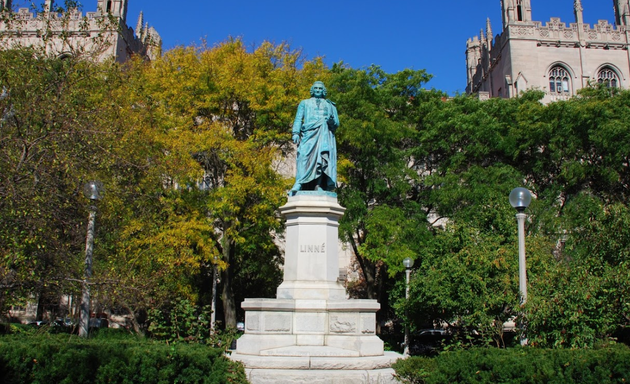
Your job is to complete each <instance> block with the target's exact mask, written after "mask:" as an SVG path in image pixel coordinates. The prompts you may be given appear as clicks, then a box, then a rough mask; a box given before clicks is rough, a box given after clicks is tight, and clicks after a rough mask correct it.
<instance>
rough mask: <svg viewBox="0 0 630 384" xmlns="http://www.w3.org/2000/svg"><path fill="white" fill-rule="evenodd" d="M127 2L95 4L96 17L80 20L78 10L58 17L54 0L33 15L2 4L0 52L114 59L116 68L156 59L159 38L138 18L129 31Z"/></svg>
mask: <svg viewBox="0 0 630 384" xmlns="http://www.w3.org/2000/svg"><path fill="white" fill-rule="evenodd" d="M128 2H129V0H96V3H97V5H96V12H87V13H86V14H85V15H82V14H81V12H79V11H78V10H76V9H75V10H69V11H67V12H64V13H57V12H56V11H55V8H54V6H53V0H45V2H44V6H43V9H42V10H41V11H40V12H38V13H37V14H34V13H33V12H31V10H30V9H29V8H20V9H18V10H17V11H14V7H13V6H12V4H11V0H0V49H8V48H12V47H16V46H33V47H39V48H44V49H45V50H46V52H47V53H48V54H51V55H55V56H58V57H64V56H65V55H81V56H87V57H92V58H94V59H96V60H104V59H106V58H110V57H113V58H114V59H115V60H116V61H118V62H124V61H126V60H128V59H129V58H130V57H131V56H132V55H134V54H138V55H141V56H143V57H146V58H148V59H152V58H155V57H156V56H158V55H160V50H161V44H162V43H161V38H160V36H159V35H158V33H157V32H156V30H155V29H154V28H153V27H149V26H148V24H145V23H144V20H143V16H142V13H140V16H139V18H138V23H137V26H136V31H135V32H134V30H133V29H132V28H130V27H128V26H127V4H128Z"/></svg>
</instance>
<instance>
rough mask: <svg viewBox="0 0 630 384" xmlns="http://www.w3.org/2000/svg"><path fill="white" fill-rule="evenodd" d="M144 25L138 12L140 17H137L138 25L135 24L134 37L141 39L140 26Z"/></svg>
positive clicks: (141, 15)
mask: <svg viewBox="0 0 630 384" xmlns="http://www.w3.org/2000/svg"><path fill="white" fill-rule="evenodd" d="M143 24H144V14H143V13H142V11H140V16H138V23H137V24H136V37H137V38H139V39H142V35H143V33H144V32H143V30H142V25H143Z"/></svg>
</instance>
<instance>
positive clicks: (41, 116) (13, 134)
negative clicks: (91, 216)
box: [0, 48, 112, 318]
mask: <svg viewBox="0 0 630 384" xmlns="http://www.w3.org/2000/svg"><path fill="white" fill-rule="evenodd" d="M0 63H1V65H2V68H4V69H5V70H4V71H2V74H0V87H1V88H2V96H1V97H0V111H2V120H1V121H0V158H1V160H0V163H1V165H0V179H1V181H0V217H2V220H1V224H0V249H1V250H2V264H1V266H0V281H2V289H3V291H2V300H1V301H2V304H4V305H5V306H6V305H10V304H12V303H13V302H14V300H20V299H21V300H24V299H32V298H36V299H37V300H39V302H40V304H41V305H40V306H38V308H39V313H38V317H40V318H41V315H42V313H41V310H42V309H43V308H44V305H49V304H55V303H57V302H58V300H59V296H60V294H61V293H62V292H72V291H73V289H74V288H75V287H74V284H75V282H76V281H77V280H76V279H78V278H80V277H81V273H82V272H81V271H82V269H81V264H80V262H79V260H80V258H78V257H77V256H79V255H80V254H81V250H82V244H84V239H85V226H84V222H85V220H86V218H87V215H86V212H87V209H86V204H87V202H86V201H85V200H83V199H82V198H81V197H80V196H81V194H80V191H81V190H82V183H83V182H85V181H87V180H88V179H89V178H90V177H91V176H93V175H95V174H96V173H97V172H98V170H99V168H100V167H101V166H102V165H103V160H104V159H106V157H105V156H104V155H105V152H106V151H105V150H104V149H103V148H105V147H107V144H106V143H107V139H108V135H107V133H108V126H107V125H106V124H103V123H104V121H102V120H100V119H98V118H95V116H98V115H99V114H101V113H104V110H105V109H106V107H104V106H103V105H102V104H101V102H100V101H101V100H102V98H103V95H104V94H107V93H108V91H109V90H110V89H111V86H112V84H111V83H108V82H107V81H106V79H107V77H108V75H109V74H110V73H111V72H112V67H111V65H109V64H103V65H96V64H92V63H89V62H85V61H80V60H77V59H75V58H67V59H65V60H58V59H51V58H48V57H46V56H45V55H43V54H42V52H40V51H37V50H33V49H29V48H21V49H17V50H9V51H2V52H0Z"/></svg>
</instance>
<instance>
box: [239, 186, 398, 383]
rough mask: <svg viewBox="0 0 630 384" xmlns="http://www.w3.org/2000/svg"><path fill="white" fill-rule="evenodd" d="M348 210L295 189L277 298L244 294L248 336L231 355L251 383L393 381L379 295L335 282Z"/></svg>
mask: <svg viewBox="0 0 630 384" xmlns="http://www.w3.org/2000/svg"><path fill="white" fill-rule="evenodd" d="M344 210H345V208H343V207H341V206H340V205H339V204H338V203H337V197H336V194H334V193H330V192H327V193H326V192H298V194H297V195H295V196H291V197H289V201H288V203H287V204H286V205H284V206H283V207H281V208H280V212H281V213H282V215H283V216H284V217H285V218H286V220H287V234H286V239H287V240H286V241H287V243H286V252H285V266H284V281H283V282H282V284H280V286H279V287H278V290H277V295H276V296H277V298H276V299H246V300H245V301H244V302H243V303H242V304H241V306H242V308H243V309H244V310H245V334H244V335H243V336H241V338H240V339H239V340H238V342H237V348H236V353H233V354H232V359H234V360H237V361H241V362H243V364H244V365H245V368H246V370H247V374H248V379H249V380H250V382H251V383H252V384H258V383H303V382H304V383H305V382H308V383H322V384H323V383H357V384H358V383H395V382H396V381H395V379H394V378H393V374H394V371H393V370H392V369H391V368H390V366H391V364H392V363H393V362H394V361H395V360H396V359H398V358H400V357H401V356H400V355H399V354H396V353H385V352H384V351H383V342H382V341H381V340H380V339H379V338H378V337H377V336H376V311H378V310H379V308H380V305H379V304H378V303H377V302H376V300H349V299H347V298H346V293H345V288H344V287H343V286H342V285H341V284H339V283H338V281H337V278H338V275H339V269H338V254H337V249H338V247H337V243H338V238H339V237H338V227H339V219H340V218H341V216H343V212H344Z"/></svg>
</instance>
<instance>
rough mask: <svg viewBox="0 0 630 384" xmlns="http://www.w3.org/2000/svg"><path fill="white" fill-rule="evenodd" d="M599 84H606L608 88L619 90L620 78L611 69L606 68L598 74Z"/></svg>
mask: <svg viewBox="0 0 630 384" xmlns="http://www.w3.org/2000/svg"><path fill="white" fill-rule="evenodd" d="M597 82H598V83H599V84H605V85H606V86H607V87H608V88H618V87H619V76H617V73H616V72H615V71H613V70H612V69H611V68H610V67H604V68H602V69H601V70H600V71H599V73H598V74H597Z"/></svg>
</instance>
